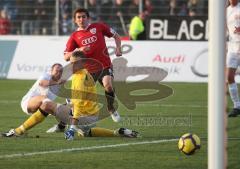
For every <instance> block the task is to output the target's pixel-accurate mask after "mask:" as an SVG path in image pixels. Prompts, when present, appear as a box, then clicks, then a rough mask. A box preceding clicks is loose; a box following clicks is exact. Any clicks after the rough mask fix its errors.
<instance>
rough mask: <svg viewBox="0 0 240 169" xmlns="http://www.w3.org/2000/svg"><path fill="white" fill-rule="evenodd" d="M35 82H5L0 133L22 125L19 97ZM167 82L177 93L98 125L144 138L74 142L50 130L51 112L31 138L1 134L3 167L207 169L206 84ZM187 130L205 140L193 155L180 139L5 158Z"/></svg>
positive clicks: (236, 138)
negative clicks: (184, 149) (181, 149)
mask: <svg viewBox="0 0 240 169" xmlns="http://www.w3.org/2000/svg"><path fill="white" fill-rule="evenodd" d="M32 84H33V81H26V80H0V95H1V98H0V132H4V131H8V130H9V129H10V128H15V127H17V126H19V125H20V124H21V123H22V122H23V121H24V120H25V119H26V118H27V116H26V115H25V114H24V113H23V112H22V111H21V108H20V100H21V98H22V96H23V95H24V94H25V93H26V92H27V90H28V89H29V87H31V85H32ZM166 84H167V85H168V86H170V87H171V88H172V89H173V90H174V94H173V95H172V96H170V97H168V98H165V99H162V100H157V101H153V102H145V103H144V102H142V103H137V107H136V109H134V110H128V109H127V108H125V107H124V106H123V105H122V104H120V107H119V112H120V113H121V116H122V118H123V120H122V122H120V123H119V124H117V123H114V122H113V121H112V120H111V119H110V118H107V119H104V120H101V121H100V122H99V123H98V126H100V127H105V128H110V129H116V128H119V127H121V126H124V127H127V128H131V129H134V130H137V131H139V132H140V133H141V135H142V137H141V138H137V139H128V138H76V139H75V140H74V141H66V140H65V139H64V136H63V133H54V134H47V133H45V131H46V130H47V129H48V128H49V127H51V126H52V125H53V124H55V123H56V120H55V119H54V118H53V117H52V116H50V117H48V118H47V119H46V120H45V121H44V122H43V123H41V124H39V125H38V126H36V127H34V128H33V129H31V130H30V131H29V132H28V135H27V136H26V137H21V138H0V150H1V151H0V157H1V158H0V166H1V168H5V169H7V168H19V169H26V168H32V169H34V168H44V169H50V168H59V169H61V168H64V169H68V168H69V169H70V168H71V169H72V168H96V169H98V168H99V169H100V168H105V169H108V168H109V169H110V168H114V169H118V168H119V169H120V168H121V169H122V168H124V169H128V168H138V169H145V168H148V169H155V168H164V169H174V168H178V169H179V168H180V169H183V168H184V169H206V168H207V84H203V83H200V84H198V83H166ZM121 92H124V91H121ZM140 92H141V91H140ZM140 94H141V93H140ZM143 94H144V92H143ZM59 101H62V100H61V99H60V100H59ZM239 124H240V118H233V119H229V121H228V137H229V138H230V139H229V141H228V166H229V169H234V168H236V169H237V168H238V167H239V163H238V159H237V154H239V153H240V146H239V142H240V127H239ZM187 132H193V133H196V134H197V135H198V136H199V137H200V138H201V146H202V147H201V149H200V151H198V152H197V153H196V154H194V155H192V156H185V155H184V154H182V153H181V152H179V150H178V149H177V141H169V142H162V143H149V144H139V145H128V146H121V147H111V148H110V147H106V148H99V149H96V148H95V149H94V148H92V149H89V150H86V149H84V150H78V151H71V152H61V153H46V154H42V155H39V154H38V155H30V156H20V157H8V158H3V156H4V155H12V154H22V153H31V152H32V153H35V152H42V151H47V152H49V151H52V150H61V149H71V148H86V147H93V146H104V145H118V144H127V143H135V142H143V141H149V142H151V141H156V140H165V139H166V140H168V139H175V138H179V137H180V136H181V135H182V134H184V133H187ZM36 136H39V138H36Z"/></svg>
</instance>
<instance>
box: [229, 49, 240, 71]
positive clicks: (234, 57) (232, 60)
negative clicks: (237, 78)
mask: <svg viewBox="0 0 240 169" xmlns="http://www.w3.org/2000/svg"><path fill="white" fill-rule="evenodd" d="M238 66H240V53H233V52H228V53H227V68H235V69H237V68H238Z"/></svg>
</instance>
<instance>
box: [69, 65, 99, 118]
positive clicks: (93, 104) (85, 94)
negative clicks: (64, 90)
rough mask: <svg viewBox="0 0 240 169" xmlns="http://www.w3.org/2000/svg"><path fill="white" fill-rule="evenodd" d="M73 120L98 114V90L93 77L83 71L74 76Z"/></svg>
mask: <svg viewBox="0 0 240 169" xmlns="http://www.w3.org/2000/svg"><path fill="white" fill-rule="evenodd" d="M71 88H72V98H71V101H72V104H73V118H75V119H78V118H79V117H80V116H88V115H95V114H98V111H99V105H98V102H97V90H96V86H95V82H94V80H93V78H92V76H91V75H90V74H89V73H88V71H87V70H86V69H82V70H80V71H78V72H76V73H74V74H73V76H72V86H71Z"/></svg>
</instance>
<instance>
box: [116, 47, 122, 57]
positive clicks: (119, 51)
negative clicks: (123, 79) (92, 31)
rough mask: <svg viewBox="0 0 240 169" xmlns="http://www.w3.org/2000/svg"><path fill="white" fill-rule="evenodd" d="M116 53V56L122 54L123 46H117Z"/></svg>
mask: <svg viewBox="0 0 240 169" xmlns="http://www.w3.org/2000/svg"><path fill="white" fill-rule="evenodd" d="M115 54H116V56H122V48H121V47H120V48H116V50H115Z"/></svg>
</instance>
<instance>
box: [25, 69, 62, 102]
mask: <svg viewBox="0 0 240 169" xmlns="http://www.w3.org/2000/svg"><path fill="white" fill-rule="evenodd" d="M41 80H51V74H50V73H48V72H46V73H44V74H43V75H42V76H40V77H39V78H38V80H37V81H36V82H35V83H34V85H33V86H32V88H31V89H30V90H29V91H28V93H27V94H26V95H25V96H24V97H34V96H40V95H44V96H46V97H47V98H49V99H50V100H54V99H55V98H56V97H57V96H56V95H55V94H54V93H57V92H58V90H59V86H58V85H54V86H52V87H51V90H50V88H49V87H42V86H40V85H39V83H40V81H41Z"/></svg>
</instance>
